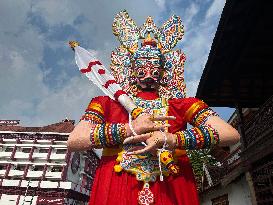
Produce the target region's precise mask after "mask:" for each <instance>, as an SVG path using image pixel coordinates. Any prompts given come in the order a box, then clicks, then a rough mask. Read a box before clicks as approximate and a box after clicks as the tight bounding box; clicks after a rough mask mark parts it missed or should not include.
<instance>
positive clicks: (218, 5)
mask: <svg viewBox="0 0 273 205" xmlns="http://www.w3.org/2000/svg"><path fill="white" fill-rule="evenodd" d="M225 3H226V1H225V0H214V1H213V3H212V4H211V6H210V8H209V9H208V10H207V13H206V19H208V18H211V17H215V16H218V15H219V14H221V12H222V10H223V8H224V5H225Z"/></svg>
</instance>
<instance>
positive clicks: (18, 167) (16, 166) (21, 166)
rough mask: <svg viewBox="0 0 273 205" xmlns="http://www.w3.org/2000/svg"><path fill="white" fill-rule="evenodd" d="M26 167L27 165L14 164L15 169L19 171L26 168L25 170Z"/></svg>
mask: <svg viewBox="0 0 273 205" xmlns="http://www.w3.org/2000/svg"><path fill="white" fill-rule="evenodd" d="M25 167H26V165H23V164H17V165H14V167H13V169H14V170H19V171H24V170H25Z"/></svg>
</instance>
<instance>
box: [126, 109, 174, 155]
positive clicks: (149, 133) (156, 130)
mask: <svg viewBox="0 0 273 205" xmlns="http://www.w3.org/2000/svg"><path fill="white" fill-rule="evenodd" d="M175 119H176V118H175V117H174V116H152V115H148V114H142V115H140V116H139V117H137V118H136V119H135V120H133V121H132V127H133V129H134V131H135V132H136V133H137V135H135V136H134V135H133V134H132V133H131V132H128V133H127V134H128V135H129V137H127V138H126V139H125V140H124V142H123V143H124V144H127V143H138V142H145V143H146V144H147V146H146V147H144V148H143V146H141V147H135V148H134V149H132V150H129V153H131V154H142V153H146V152H150V153H152V154H155V153H156V151H157V149H159V148H161V147H162V146H163V144H164V143H165V137H164V135H165V136H166V144H167V147H168V149H170V150H172V149H174V148H175V145H176V141H175V138H174V135H173V134H171V133H168V132H164V130H165V128H166V127H169V126H170V125H168V124H166V125H156V123H155V121H166V120H175ZM162 132H164V133H162Z"/></svg>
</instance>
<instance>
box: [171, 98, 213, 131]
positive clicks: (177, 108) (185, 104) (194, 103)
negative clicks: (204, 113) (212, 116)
mask: <svg viewBox="0 0 273 205" xmlns="http://www.w3.org/2000/svg"><path fill="white" fill-rule="evenodd" d="M206 108H208V105H207V104H206V103H204V102H203V101H202V100H200V99H198V98H194V97H189V98H183V99H171V100H170V101H169V115H173V116H175V117H176V123H174V122H173V121H171V120H170V121H169V124H171V127H172V129H171V130H170V131H171V132H172V133H174V132H176V131H179V130H184V129H185V128H186V124H187V123H190V124H191V125H193V126H195V123H194V117H195V116H196V115H197V113H199V112H200V111H201V110H203V109H206Z"/></svg>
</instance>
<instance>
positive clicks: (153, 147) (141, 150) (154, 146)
mask: <svg viewBox="0 0 273 205" xmlns="http://www.w3.org/2000/svg"><path fill="white" fill-rule="evenodd" d="M156 148H157V147H156V144H155V143H152V144H149V145H148V146H147V147H145V148H143V149H140V150H137V151H133V152H127V154H143V153H146V152H149V151H152V150H155V149H156Z"/></svg>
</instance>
